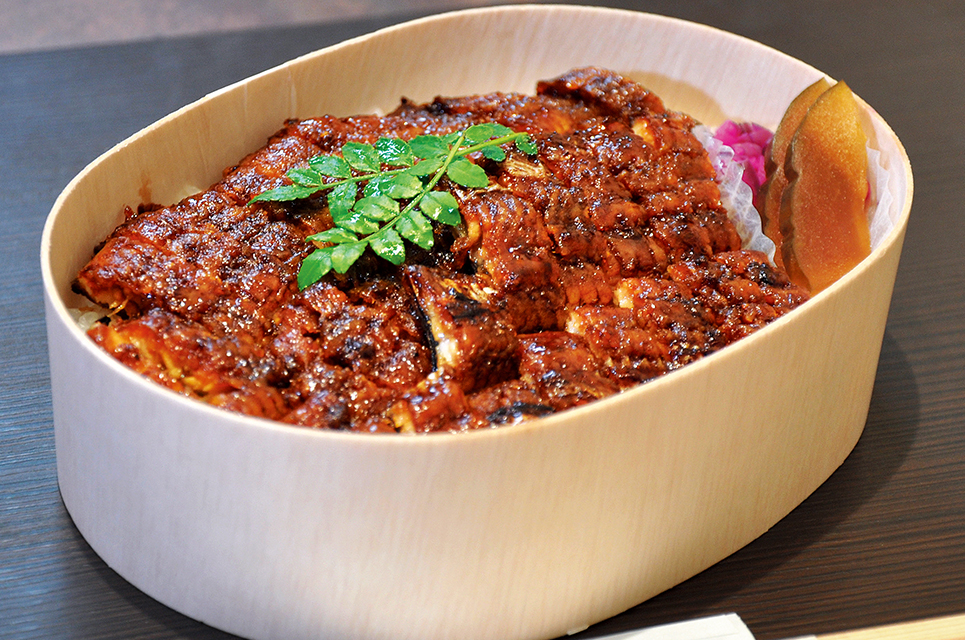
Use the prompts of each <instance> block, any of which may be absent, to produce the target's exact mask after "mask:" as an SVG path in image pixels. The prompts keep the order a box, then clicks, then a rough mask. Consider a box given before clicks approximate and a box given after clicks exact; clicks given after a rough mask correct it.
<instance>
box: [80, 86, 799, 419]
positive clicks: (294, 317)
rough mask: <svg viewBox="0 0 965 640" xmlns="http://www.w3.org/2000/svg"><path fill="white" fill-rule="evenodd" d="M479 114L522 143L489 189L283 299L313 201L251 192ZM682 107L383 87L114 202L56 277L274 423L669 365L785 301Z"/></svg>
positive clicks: (568, 388)
mask: <svg viewBox="0 0 965 640" xmlns="http://www.w3.org/2000/svg"><path fill="white" fill-rule="evenodd" d="M488 121H495V122H499V123H501V124H503V125H506V126H508V127H510V128H511V129H513V130H516V131H526V132H528V133H529V134H530V135H531V137H532V139H533V140H534V142H535V143H536V145H537V147H538V154H537V155H535V156H527V155H525V154H522V153H521V152H519V151H518V150H516V149H511V148H509V146H508V145H507V146H506V151H507V154H508V157H507V159H506V160H505V161H503V162H499V163H497V162H493V161H490V160H487V159H485V158H483V157H482V156H479V157H474V158H472V159H473V160H474V161H475V162H476V163H477V164H479V165H480V166H482V167H483V168H484V169H485V170H486V171H487V173H488V175H489V176H490V187H489V188H488V189H482V190H467V189H463V188H461V187H458V186H457V185H454V184H452V183H448V182H446V181H445V180H443V181H442V182H441V183H440V187H441V188H444V189H447V190H449V191H450V192H451V193H452V194H453V195H454V196H455V197H456V199H457V201H458V203H459V206H460V211H461V214H462V216H463V220H464V222H463V224H462V225H460V226H458V227H448V226H442V225H440V226H439V227H437V228H436V229H435V246H434V247H433V249H432V250H431V251H423V250H421V249H419V248H418V247H415V246H411V245H410V246H407V255H408V259H407V261H406V263H404V264H403V265H402V266H399V267H396V266H393V265H392V264H390V263H388V262H385V261H383V260H380V259H378V258H376V257H375V256H374V255H372V254H371V252H369V253H367V254H366V255H365V256H363V258H362V259H361V260H360V261H359V262H357V263H356V264H355V265H354V266H353V268H352V269H350V270H349V272H348V273H346V274H345V275H338V274H335V273H334V272H333V273H331V274H329V275H327V276H326V277H324V278H323V279H322V280H321V281H319V282H317V283H316V284H314V285H311V286H309V287H307V288H306V289H305V290H303V291H300V290H299V288H298V285H297V283H296V275H297V273H298V269H299V266H300V263H301V261H302V260H303V259H304V258H305V257H306V256H307V255H308V253H310V251H311V250H312V249H313V247H312V245H311V244H310V243H309V242H307V241H306V240H305V237H306V236H308V235H311V234H312V233H316V232H318V231H321V230H324V229H326V228H329V227H331V225H332V221H331V217H330V216H329V215H328V212H327V209H326V206H325V199H324V197H316V198H312V199H308V200H305V201H298V202H295V203H263V202H258V203H254V204H249V201H250V200H251V198H252V197H254V196H255V195H257V194H259V193H261V192H263V191H265V190H267V189H270V188H273V187H276V186H279V185H282V184H286V183H287V179H286V178H285V177H284V174H285V172H286V171H288V170H289V169H291V168H292V167H295V166H298V165H301V164H304V163H305V162H306V161H307V160H308V159H309V158H310V157H312V156H314V155H317V154H320V153H326V154H331V153H337V152H338V151H339V150H340V149H341V147H342V145H343V144H344V143H346V142H348V141H358V142H368V143H374V142H375V141H376V140H377V139H378V138H379V137H399V138H405V139H408V138H411V137H413V136H415V135H418V134H421V133H429V134H439V133H448V132H452V131H457V130H460V129H463V128H465V127H466V126H468V125H470V124H474V123H478V122H488ZM695 124H696V123H695V121H694V120H693V119H692V118H691V117H689V116H687V115H685V114H681V113H675V112H671V111H668V110H667V109H666V108H665V106H664V104H663V102H662V101H661V100H660V98H659V97H657V96H656V95H654V94H653V93H651V92H649V91H647V90H646V89H645V88H643V87H642V86H640V85H639V84H637V83H635V82H633V81H631V80H629V79H627V78H624V77H622V76H620V75H618V74H615V73H613V72H610V71H607V70H603V69H598V68H585V69H576V70H573V71H570V72H569V73H566V74H565V75H563V76H561V77H558V78H556V79H553V80H548V81H543V82H540V83H539V84H538V86H537V91H536V94H535V95H532V96H531V95H521V94H505V93H492V94H486V95H477V96H470V97H460V98H436V99H435V100H434V101H432V102H430V103H428V104H414V103H411V102H409V101H407V100H405V99H403V100H402V102H401V104H400V105H399V107H398V108H397V109H396V110H395V111H393V112H392V113H390V114H388V115H386V116H382V117H378V116H354V117H344V118H341V117H332V116H325V117H319V118H312V119H305V120H291V121H289V122H287V123H285V126H284V128H282V129H281V130H280V131H278V132H277V133H276V134H275V135H273V136H272V137H271V138H270V139H269V141H268V143H267V145H266V146H265V147H263V148H262V149H260V150H258V151H256V152H254V153H252V154H251V155H249V156H247V157H246V158H244V159H243V160H242V161H241V162H240V163H239V164H238V165H237V166H234V167H230V168H229V169H227V170H225V172H224V176H223V179H222V180H221V181H219V182H218V183H217V184H214V185H213V186H211V187H210V188H209V189H207V190H206V191H203V192H201V193H198V194H195V195H192V196H190V197H187V198H185V199H184V200H182V201H181V202H178V203H176V204H173V205H171V206H157V205H141V206H140V207H139V208H138V209H137V211H133V210H130V209H128V210H127V212H126V220H125V222H124V223H123V224H121V225H120V226H119V227H118V228H117V229H116V230H115V231H114V232H113V233H112V234H111V235H110V236H109V237H108V238H107V239H106V240H105V241H104V243H103V244H102V245H101V246H100V247H99V248H98V249H97V251H96V253H95V255H94V256H93V258H92V259H91V260H90V262H89V263H88V264H87V265H86V266H85V267H84V268H83V269H82V270H81V272H80V273H79V275H78V277H77V280H76V282H75V288H76V289H77V290H78V291H79V292H81V293H83V294H84V295H86V296H87V297H88V298H90V299H91V300H92V301H94V302H96V303H98V304H99V305H103V306H104V307H108V308H110V309H111V310H112V311H111V314H110V316H109V318H106V319H104V320H102V321H101V322H98V323H95V324H94V325H93V327H92V328H91V329H90V330H89V335H90V336H91V338H92V339H93V340H95V341H96V343H97V344H98V345H100V346H101V347H102V348H103V349H105V350H106V351H107V352H108V353H110V354H111V355H113V356H114V357H115V358H117V359H118V360H119V361H121V362H122V363H124V364H125V365H127V366H129V367H130V368H132V369H134V370H135V371H138V372H140V373H142V374H143V375H145V376H147V377H149V378H151V379H153V380H155V381H157V382H158V383H160V384H162V385H164V386H166V387H169V388H171V389H173V390H175V391H177V392H180V393H182V394H185V395H187V396H190V397H193V398H197V399H199V400H201V401H204V402H207V403H210V404H212V405H215V406H218V407H222V408H224V409H228V410H233V411H238V412H241V413H244V414H248V415H252V416H259V417H264V418H269V419H274V420H279V421H283V422H287V423H292V424H296V425H304V426H307V427H314V428H324V429H341V430H354V431H362V432H419V433H426V432H433V431H463V430H468V429H476V428H481V427H493V426H500V425H506V424H511V423H516V422H519V421H522V420H526V419H529V418H533V417H538V416H543V415H546V414H549V413H552V412H556V411H560V410H564V409H567V408H570V407H574V406H577V405H582V404H585V403H587V402H590V401H593V400H595V399H598V398H603V397H606V396H609V395H611V394H614V393H617V392H619V391H621V390H623V389H626V388H628V387H631V386H634V385H637V384H639V383H642V382H645V381H647V380H650V379H652V378H654V377H655V376H659V375H661V374H664V373H667V372H669V371H672V370H674V369H677V368H679V367H681V366H683V365H686V364H687V363H689V362H692V361H693V360H695V359H697V358H700V357H702V356H705V355H707V354H709V353H712V352H714V351H716V350H718V349H720V348H722V347H724V346H726V345H728V344H730V343H732V342H734V341H735V340H737V339H739V338H741V337H743V336H746V335H748V334H750V333H751V332H753V331H755V330H757V329H758V328H760V327H762V326H763V325H765V324H766V323H768V322H770V321H772V320H774V319H775V318H777V317H779V316H781V315H783V314H785V313H787V312H788V311H789V310H791V309H793V308H795V307H796V306H798V305H800V304H801V303H802V302H804V301H805V300H806V299H807V295H808V294H807V292H806V291H804V290H803V289H801V288H799V287H796V286H794V285H792V284H790V283H789V282H788V279H787V276H786V274H785V273H784V272H782V271H780V270H778V269H776V268H775V267H773V266H772V265H770V264H769V262H768V260H767V258H766V256H764V255H763V254H760V253H756V252H751V251H745V250H742V249H741V242H740V238H739V237H738V235H737V232H736V230H735V228H734V226H733V224H732V223H731V222H730V221H729V220H728V218H727V215H726V211H725V209H724V208H723V206H722V205H721V202H720V193H719V190H718V188H717V185H716V183H715V182H714V170H713V168H712V166H711V164H710V161H709V160H708V157H707V154H706V151H705V150H704V148H703V147H702V146H701V144H700V143H699V142H698V141H697V140H696V139H695V137H694V136H693V135H692V133H691V129H692V128H693V126H694V125H695Z"/></svg>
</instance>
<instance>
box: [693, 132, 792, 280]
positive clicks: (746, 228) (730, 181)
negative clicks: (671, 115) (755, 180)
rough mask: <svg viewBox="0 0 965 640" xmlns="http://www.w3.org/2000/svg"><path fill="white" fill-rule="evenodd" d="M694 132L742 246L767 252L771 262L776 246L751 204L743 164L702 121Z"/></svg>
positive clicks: (750, 194)
mask: <svg viewBox="0 0 965 640" xmlns="http://www.w3.org/2000/svg"><path fill="white" fill-rule="evenodd" d="M693 133H694V135H695V136H696V137H697V140H699V141H700V144H702V145H704V148H705V149H707V154H708V156H709V157H710V163H711V164H712V165H713V166H714V170H715V171H716V172H717V185H718V186H719V187H720V202H721V204H723V205H724V208H726V209H727V213H728V214H729V217H730V219H731V221H732V222H733V223H734V226H735V227H737V233H738V235H740V237H741V246H742V247H743V248H744V249H750V250H751V251H760V252H761V253H763V254H765V255H767V259H768V260H770V261H771V263H772V264H773V263H774V251H775V249H776V248H777V247H775V246H774V242H772V241H771V239H770V238H768V237H767V236H765V235H764V229H763V228H762V227H761V215H760V214H759V213H758V212H757V209H756V208H755V207H754V192H753V191H751V188H750V186H749V185H748V184H747V183H746V182H744V180H743V175H744V167H743V166H742V165H741V164H740V163H739V162H734V150H733V149H731V148H730V147H728V146H727V145H726V144H724V143H723V142H721V141H720V140H718V139H717V138H715V137H714V133H713V132H712V131H711V130H710V129H709V128H707V127H705V126H704V125H702V124H699V125H697V126H696V127H694V129H693Z"/></svg>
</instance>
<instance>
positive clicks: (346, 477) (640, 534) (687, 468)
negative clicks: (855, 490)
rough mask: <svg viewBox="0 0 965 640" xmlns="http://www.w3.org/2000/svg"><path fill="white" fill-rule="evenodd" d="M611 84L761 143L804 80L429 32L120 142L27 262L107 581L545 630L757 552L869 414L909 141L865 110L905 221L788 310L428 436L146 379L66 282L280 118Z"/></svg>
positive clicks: (592, 24) (750, 52) (408, 629)
mask: <svg viewBox="0 0 965 640" xmlns="http://www.w3.org/2000/svg"><path fill="white" fill-rule="evenodd" d="M582 65H598V66H603V67H608V68H612V69H614V70H617V71H619V72H622V73H625V74H627V75H629V76H631V77H633V78H635V79H637V80H639V81H641V82H642V83H643V84H645V85H646V86H648V87H650V88H651V89H652V90H654V91H655V92H657V93H658V94H659V95H660V96H661V97H663V98H664V100H665V102H666V103H667V104H668V106H669V107H670V108H672V109H677V110H682V111H687V112H689V113H691V114H693V115H694V116H696V117H697V118H698V119H700V120H702V121H704V122H706V123H707V124H711V125H715V124H718V123H719V122H721V121H722V120H724V119H726V118H735V119H742V120H753V121H757V122H760V123H762V124H765V125H767V126H771V127H774V126H776V124H777V121H778V120H779V118H780V116H781V114H782V112H783V110H784V108H785V106H786V105H787V104H788V102H789V101H790V100H791V99H792V98H793V96H794V95H796V93H797V92H798V91H800V90H801V89H802V88H803V87H804V86H806V85H807V84H809V83H810V82H812V81H813V80H815V79H816V78H817V77H819V76H820V75H821V74H820V72H819V71H817V70H815V69H813V68H811V67H809V66H807V65H806V64H803V63H801V62H799V61H796V60H794V59H791V58H789V57H787V56H785V55H783V54H781V53H778V52H776V51H774V50H771V49H768V48H766V47H764V46H762V45H759V44H757V43H754V42H752V41H748V40H746V39H743V38H740V37H737V36H734V35H730V34H727V33H723V32H720V31H717V30H714V29H711V28H707V27H703V26H699V25H695V24H691V23H685V22H681V21H677V20H672V19H666V18H662V17H657V16H652V15H647V14H642V13H632V12H623V11H616V10H608V9H591V8H580V7H552V6H533V7H525V6H512V7H504V8H498V9H487V10H474V11H466V12H458V13H453V14H446V15H441V16H436V17H432V18H428V19H423V20H418V21H415V22H411V23H407V24H404V25H401V26H397V27H393V28H389V29H386V30H383V31H380V32H377V33H375V34H372V35H370V36H366V37H362V38H358V39H355V40H351V41H348V42H345V43H343V44H340V45H338V46H335V47H331V48H329V49H325V50H323V51H319V52H317V53H314V54H311V55H308V56H305V57H303V58H300V59H297V60H295V61H292V62H290V63H288V64H285V65H283V66H281V67H278V68H276V69H272V70H270V71H268V72H266V73H263V74H261V75H258V76H256V77H253V78H250V79H248V80H246V81H244V82H241V83H238V84H236V85H233V86H231V87H228V88H226V89H224V90H222V91H219V92H217V93H215V94H213V95H210V96H207V97H205V98H204V99H202V100H200V101H198V102H197V103H195V104H192V105H189V106H188V107H186V108H184V109H182V110H180V111H178V112H176V113H174V114H172V115H171V116H169V117H167V118H165V119H163V120H161V121H160V122H158V123H156V124H154V125H152V126H150V127H148V128H147V129H145V130H143V131H141V132H140V133H138V134H136V135H134V136H132V137H131V138H129V139H128V140H125V141H124V142H122V143H120V144H119V145H117V147H115V148H114V149H112V150H111V151H109V152H108V153H106V154H104V155H103V156H102V157H100V158H98V159H97V160H96V161H95V162H93V163H92V164H91V165H90V166H89V167H87V168H86V169H85V170H84V171H83V172H82V173H81V174H80V175H78V176H77V178H76V179H74V180H73V181H72V182H71V183H70V184H69V185H68V187H67V188H66V189H65V191H64V192H63V194H62V195H61V196H60V198H59V199H58V200H57V202H56V204H55V205H54V208H53V211H52V212H51V214H50V218H49V220H48V222H47V226H46V229H45V232H44V237H43V245H42V266H43V275H44V285H45V298H46V312H47V324H48V336H49V345H50V359H51V378H52V386H53V399H54V425H55V434H56V449H57V469H58V474H59V481H60V487H61V492H62V494H63V499H64V503H65V504H66V506H67V509H68V511H69V512H70V514H71V516H72V517H73V519H74V522H75V523H76V525H77V528H78V529H79V530H80V532H81V533H82V534H83V535H84V537H85V538H86V539H87V541H88V542H89V543H90V545H91V546H92V547H93V548H94V550H95V551H96V552H97V553H98V554H99V555H100V556H101V557H102V558H103V559H104V560H105V561H106V563H107V564H108V565H109V566H110V567H112V568H113V569H114V570H115V571H117V572H118V573H119V574H120V575H122V576H123V577H124V578H126V579H127V580H129V581H130V582H131V583H133V584H134V585H135V586H137V587H138V588H140V589H142V590H143V591H145V592H146V593H148V594H149V595H151V596H153V597H154V598H156V599H158V600H159V601H161V602H163V603H165V604H166V605H168V606H171V607H173V608H174V609H177V610H178V611H181V612H183V613H185V614H187V615H188V616H191V617H194V618H197V619H199V620H201V621H203V622H206V623H208V624H210V625H213V626H215V627H219V628H221V629H224V630H227V631H230V632H233V633H236V634H240V635H242V636H246V637H251V638H285V639H288V640H291V639H297V638H386V639H389V638H391V639H392V640H400V639H404V638H413V639H420V640H425V639H432V638H458V639H460V640H470V639H484V638H491V639H494V640H495V639H499V640H507V639H515V638H520V639H523V638H550V637H554V636H559V635H561V634H565V633H566V632H568V631H571V630H575V629H579V628H582V627H584V626H586V625H588V624H591V623H593V622H596V621H599V620H602V619H604V618H606V617H609V616H611V615H614V614H616V613H619V612H621V611H623V610H625V609H627V608H629V607H631V606H633V605H635V604H637V603H639V602H641V601H643V600H645V599H647V598H649V597H651V596H653V595H655V594H657V593H659V592H660V591H663V590H665V589H667V588H669V587H671V586H673V585H675V584H677V583H679V582H681V581H683V580H684V579H686V578H688V577H690V576H692V575H694V574H695V573H697V572H699V571H701V570H703V569H704V568H706V567H708V566H710V565H712V564H714V563H715V562H717V561H719V560H721V559H722V558H724V557H725V556H727V555H728V554H730V553H732V552H734V551H735V550H737V549H738V548H740V547H741V546H743V545H745V544H747V543H748V542H750V541H751V540H753V539H754V538H756V537H757V536H759V535H761V534H762V533H764V532H765V531H766V530H767V529H768V528H769V527H771V526H772V525H773V524H774V523H775V522H777V521H778V520H779V519H781V518H782V517H783V516H784V515H786V514H787V513H788V512H789V511H791V510H792V509H793V508H794V507H795V506H797V505H798V504H799V503H800V502H801V501H802V500H804V498H805V497H807V496H808V495H809V494H810V493H811V492H812V491H814V489H815V488H817V487H818V486H819V485H820V484H821V483H822V482H823V481H824V480H825V479H826V478H827V477H828V476H829V475H830V474H831V473H832V472H833V471H834V470H835V469H836V468H837V467H838V466H839V465H840V464H841V462H842V461H843V460H844V459H845V457H846V456H847V455H848V453H849V452H850V451H851V450H852V448H853V446H854V445H855V443H856V441H857V440H858V437H859V435H860V434H861V431H862V428H863V425H864V422H865V419H866V416H867V410H868V404H869V401H870V396H871V390H872V385H873V382H874V376H875V369H876V363H877V358H878V353H879V350H880V346H881V340H882V335H883V332H884V327H885V320H886V316H887V311H888V305H889V300H890V296H891V290H892V286H893V282H894V278H895V271H896V269H897V265H898V258H899V253H900V249H901V243H902V239H903V235H904V230H905V225H906V220H907V216H908V213H909V210H910V207H911V189H912V180H911V171H910V167H909V164H908V160H907V157H906V155H905V153H904V150H903V149H902V147H901V144H900V143H899V141H898V140H897V138H896V137H895V136H894V134H893V133H892V132H891V131H890V130H889V128H888V127H887V125H886V124H885V123H884V122H883V121H882V120H881V119H880V118H879V117H878V116H877V115H876V114H875V113H874V112H873V111H872V110H871V109H870V108H866V114H865V115H866V119H867V124H868V126H869V128H870V129H871V130H872V131H873V139H874V144H875V146H876V147H877V148H879V149H880V151H881V153H882V163H883V165H884V167H885V168H886V170H887V171H888V172H889V181H890V184H891V185H892V186H893V187H894V190H895V192H896V193H897V194H898V196H897V198H896V199H895V201H894V202H893V203H892V205H891V209H890V211H889V215H890V218H891V220H892V222H893V223H894V229H893V230H892V231H891V232H890V234H889V235H887V237H886V238H885V239H884V240H883V241H882V242H881V243H880V244H879V246H877V248H876V249H875V250H874V252H873V254H872V255H871V257H869V258H868V259H866V260H865V261H864V262H862V263H861V264H860V265H859V266H858V267H857V268H855V269H854V270H853V271H852V272H851V273H849V274H848V275H847V276H846V277H844V278H843V279H842V280H840V281H839V282H837V283H836V284H835V285H833V286H832V287H830V288H829V289H827V290H825V291H824V292H822V293H821V294H819V295H818V296H816V297H815V298H814V299H813V300H811V301H810V302H808V303H807V304H806V305H804V306H803V307H802V308H800V309H799V310H797V311H795V312H794V313H792V314H790V315H788V316H786V317H785V318H783V319H782V320H780V321H778V322H775V323H774V324H772V325H770V326H769V327H767V328H766V329H764V330H762V331H760V332H759V333H757V334H755V335H754V336H752V337H750V338H749V339H745V340H743V341H742V342H740V343H738V344H736V345H734V346H732V347H730V348H728V349H725V350H724V351H722V352H720V353H717V354H715V355H713V356H711V357H708V358H706V359H704V360H702V361H700V362H698V363H696V364H692V365H690V366H688V367H685V368H684V369H682V370H680V371H678V372H676V373H673V374H671V375H668V376H666V377H664V378H662V379H659V380H657V381H654V382H652V383H650V384H647V385H644V386H641V387H639V388H636V389H634V390H631V391H629V392H627V393H624V394H622V395H619V396H617V397H613V398H610V399H607V400H605V401H602V402H599V403H597V404H594V405H591V406H587V407H584V408H581V409H578V410H574V411H570V412H568V413H564V414H559V415H555V416H551V417H548V418H545V419H541V420H538V421H534V422H531V423H529V424H524V425H521V426H514V427H508V428H502V429H496V430H487V431H481V432H476V433H467V434H461V435H448V434H446V435H433V436H428V437H403V436H387V437H383V436H372V435H356V434H345V433H328V432H317V431H310V430H306V429H298V428H293V427H288V426H282V425H280V424H274V423H270V422H266V421H260V420H257V419H252V418H247V417H244V416H240V415H233V414H230V413H227V412H223V411H220V410H216V409H213V408H210V407H207V406H204V405H202V404H201V403H196V402H194V401H190V400H187V399H185V398H182V397H180V396H178V395H176V394H174V393H171V392H169V391H167V390H165V389H162V388H160V387H158V386H155V385H154V384H153V383H151V382H148V381H147V380H145V379H142V378H140V377H139V376H137V375H136V374H134V373H132V372H131V371H129V370H127V369H126V368H124V367H123V366H121V365H120V364H119V363H117V362H115V361H114V360H113V359H111V358H110V357H108V356H107V355H106V354H105V353H103V352H101V351H100V350H99V349H98V348H96V347H95V346H94V345H93V343H92V342H90V341H89V340H88V339H87V338H86V337H85V335H84V334H83V333H82V332H81V331H80V330H79V329H78V328H77V327H76V326H75V323H74V322H73V321H72V319H71V316H70V315H69V313H68V308H69V307H70V306H71V305H73V304H74V303H75V300H74V299H73V298H72V294H71V293H70V282H71V280H72V278H73V277H74V275H75V273H76V272H77V270H78V268H79V267H80V266H81V265H82V264H83V263H84V262H85V261H86V260H87V259H88V257H89V256H90V253H91V250H92V247H94V246H95V245H96V244H97V243H98V242H99V241H100V240H101V239H102V238H103V237H105V236H106V235H107V234H108V232H109V231H110V230H111V229H112V228H113V227H114V226H115V225H116V224H118V223H119V221H120V215H121V213H120V212H121V211H122V207H123V206H124V205H127V204H130V205H136V204H138V203H139V202H142V201H143V200H145V199H150V200H153V201H156V202H173V201H176V200H177V199H179V198H180V197H182V196H184V195H186V194H188V193H190V192H192V191H195V190H199V189H201V188H204V187H206V186H207V185H209V184H210V183H212V182H214V181H215V180H217V179H218V178H219V177H220V172H221V170H222V168H223V167H225V166H228V165H230V164H232V163H234V162H235V161H236V160H238V159H239V158H241V157H243V156H244V155H245V154H246V153H247V152H249V151H251V150H254V149H256V148H258V147H260V146H261V145H262V144H264V141H265V140H266V138H267V136H268V135H269V134H271V133H272V132H274V131H275V130H277V129H278V128H279V127H280V125H281V123H282V122H283V120H284V119H286V118H289V117H298V116H311V115H319V114H324V113H334V114H338V115H348V114H352V113H361V112H373V111H380V110H382V111H384V110H388V109H391V108H392V107H393V106H394V105H395V104H397V101H398V100H399V98H400V97H401V96H407V97H409V98H412V99H415V100H428V99H431V98H432V97H434V96H435V95H437V94H443V95H463V94H471V93H478V92H485V91H492V90H502V91H510V90H514V91H524V92H532V91H533V89H534V87H535V83H536V81H537V80H539V79H542V78H549V77H553V76H555V75H557V74H559V73H562V72H564V71H566V70H568V69H570V68H572V67H576V66H582Z"/></svg>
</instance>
